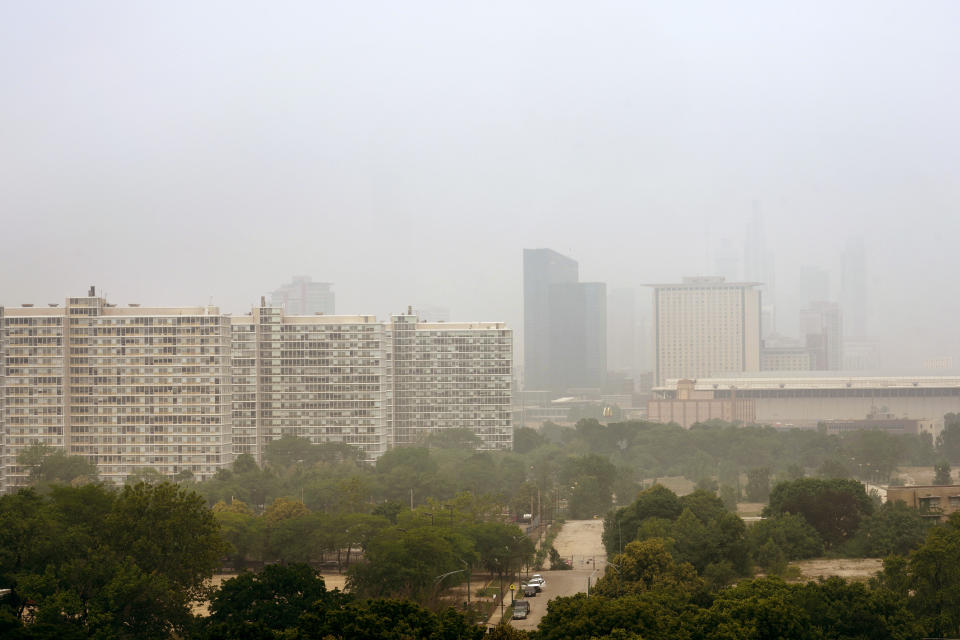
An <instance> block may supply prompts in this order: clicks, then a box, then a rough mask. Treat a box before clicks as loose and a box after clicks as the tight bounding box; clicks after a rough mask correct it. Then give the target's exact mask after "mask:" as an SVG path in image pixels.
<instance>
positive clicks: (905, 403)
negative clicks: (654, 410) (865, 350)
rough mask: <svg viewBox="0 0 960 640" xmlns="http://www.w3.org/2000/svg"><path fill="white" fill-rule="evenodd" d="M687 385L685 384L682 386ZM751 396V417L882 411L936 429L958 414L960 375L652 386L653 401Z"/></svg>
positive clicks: (805, 423)
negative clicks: (945, 418)
mask: <svg viewBox="0 0 960 640" xmlns="http://www.w3.org/2000/svg"><path fill="white" fill-rule="evenodd" d="M688 383H689V384H688ZM704 393H706V394H709V395H710V397H713V398H716V399H730V398H731V396H735V397H736V398H737V399H742V400H751V401H753V402H754V403H755V406H756V421H757V422H758V423H760V424H772V425H782V426H795V427H815V426H817V424H818V423H819V422H821V421H825V420H863V419H866V418H867V417H868V416H877V415H879V414H886V415H887V416H889V417H891V418H897V419H908V420H918V421H920V423H921V425H922V427H923V429H924V430H925V432H931V433H934V434H936V433H938V432H939V430H940V429H942V428H943V416H944V414H946V413H951V412H952V413H956V412H960V378H956V377H937V376H920V377H850V376H837V377H830V376H814V375H810V376H807V377H799V376H793V377H790V376H785V375H783V376H778V375H769V376H764V377H752V376H751V377H747V376H743V377H714V378H700V379H697V380H696V381H687V380H671V381H668V383H667V384H666V385H662V386H659V387H656V388H655V389H654V391H653V396H654V398H653V399H654V400H674V399H682V397H683V396H684V395H685V394H687V395H688V397H690V398H693V397H697V398H701V399H702V398H703V395H702V394H704Z"/></svg>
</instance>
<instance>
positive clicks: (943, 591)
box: [909, 514, 960, 638]
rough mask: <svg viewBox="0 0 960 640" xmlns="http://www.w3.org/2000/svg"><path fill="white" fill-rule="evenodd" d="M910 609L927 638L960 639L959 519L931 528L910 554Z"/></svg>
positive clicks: (952, 518)
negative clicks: (920, 543)
mask: <svg viewBox="0 0 960 640" xmlns="http://www.w3.org/2000/svg"><path fill="white" fill-rule="evenodd" d="M909 576H910V583H909V584H910V592H911V594H912V597H911V598H910V604H911V608H912V609H913V611H914V613H915V614H916V616H917V619H918V620H919V621H920V623H921V624H922V625H923V626H924V630H925V632H926V634H927V635H929V636H934V637H938V638H948V637H956V636H957V635H960V515H958V514H953V515H951V516H950V518H949V520H948V521H947V523H946V524H942V525H938V526H935V527H933V528H932V529H931V530H930V532H929V533H928V534H927V538H926V540H925V541H924V543H923V544H922V545H920V547H919V548H918V549H917V550H915V551H914V552H913V553H912V554H910V561H909Z"/></svg>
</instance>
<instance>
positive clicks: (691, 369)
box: [651, 277, 761, 385]
mask: <svg viewBox="0 0 960 640" xmlns="http://www.w3.org/2000/svg"><path fill="white" fill-rule="evenodd" d="M651 286H653V308H654V342H655V356H656V362H655V366H656V380H657V384H659V385H662V384H664V383H665V382H666V380H668V379H677V378H690V379H696V378H705V377H708V376H716V375H719V374H721V373H732V372H740V371H759V370H760V329H761V327H760V313H761V301H760V291H758V290H757V289H756V288H755V287H756V286H757V284H756V283H751V282H726V281H725V280H724V279H723V278H720V277H699V278H684V280H683V282H682V283H678V284H656V285H651Z"/></svg>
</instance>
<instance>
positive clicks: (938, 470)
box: [933, 460, 953, 485]
mask: <svg viewBox="0 0 960 640" xmlns="http://www.w3.org/2000/svg"><path fill="white" fill-rule="evenodd" d="M933 471H934V477H933V484H937V485H949V484H952V483H953V480H952V479H951V477H950V471H951V470H950V463H949V462H947V461H946V460H941V461H940V462H938V463H937V464H935V465H933Z"/></svg>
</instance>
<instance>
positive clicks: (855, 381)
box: [654, 371, 960, 391]
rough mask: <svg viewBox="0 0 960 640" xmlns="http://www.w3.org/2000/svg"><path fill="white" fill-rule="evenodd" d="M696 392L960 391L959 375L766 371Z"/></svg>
mask: <svg viewBox="0 0 960 640" xmlns="http://www.w3.org/2000/svg"><path fill="white" fill-rule="evenodd" d="M679 380H680V379H679V378H670V379H668V380H667V381H666V384H664V385H662V386H658V387H654V390H656V391H674V390H676V388H677V383H678V382H679ZM693 387H694V389H696V390H702V391H713V390H715V389H731V388H736V389H741V390H744V389H758V390H760V389H770V390H776V389H890V388H902V389H912V388H926V389H944V388H960V375H950V376H931V375H916V376H910V375H900V376H878V375H852V374H849V373H842V372H824V371H815V372H811V373H810V374H809V375H804V374H803V373H802V372H796V371H790V372H783V373H779V374H778V373H776V372H764V373H762V374H761V373H759V372H758V373H751V374H744V375H739V376H737V375H731V376H722V377H721V376H717V377H711V378H698V379H696V380H694V385H693Z"/></svg>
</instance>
